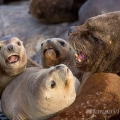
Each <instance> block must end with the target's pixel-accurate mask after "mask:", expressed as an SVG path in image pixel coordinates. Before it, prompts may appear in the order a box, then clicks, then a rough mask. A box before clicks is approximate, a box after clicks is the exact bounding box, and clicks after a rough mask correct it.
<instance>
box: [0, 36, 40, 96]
mask: <svg viewBox="0 0 120 120" xmlns="http://www.w3.org/2000/svg"><path fill="white" fill-rule="evenodd" d="M26 65H27V55H26V50H25V48H24V46H23V42H22V41H21V40H19V39H18V38H17V37H15V36H12V35H8V36H4V37H2V38H0V98H1V94H2V91H3V90H4V88H5V87H6V85H7V84H8V83H9V82H10V81H11V80H12V79H13V78H15V77H16V76H17V75H18V74H20V73H21V72H23V71H24V70H25V68H26ZM30 66H36V67H37V66H38V65H37V63H34V62H33V61H32V60H30V59H28V67H30Z"/></svg>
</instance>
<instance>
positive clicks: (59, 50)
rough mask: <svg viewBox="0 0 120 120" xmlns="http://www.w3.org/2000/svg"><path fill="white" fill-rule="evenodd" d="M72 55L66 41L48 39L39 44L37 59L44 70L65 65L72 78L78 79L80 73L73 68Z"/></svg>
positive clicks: (72, 50) (73, 52) (72, 51)
mask: <svg viewBox="0 0 120 120" xmlns="http://www.w3.org/2000/svg"><path fill="white" fill-rule="evenodd" d="M74 54H75V51H74V49H73V48H72V46H71V45H70V44H69V43H68V42H67V41H65V40H63V39H61V38H49V39H47V40H45V41H43V42H42V43H41V49H40V57H39V58H40V61H41V63H42V66H43V67H44V68H49V67H51V66H55V65H58V64H61V63H62V64H65V65H67V66H68V67H69V69H70V70H71V71H72V73H73V74H74V76H76V77H77V78H78V79H80V78H81V76H82V73H81V72H80V71H79V70H77V68H76V66H75V62H74V61H75V60H74Z"/></svg>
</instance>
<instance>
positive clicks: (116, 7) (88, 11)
mask: <svg viewBox="0 0 120 120" xmlns="http://www.w3.org/2000/svg"><path fill="white" fill-rule="evenodd" d="M114 11H120V0H116V1H115V0H109V1H108V0H87V1H86V2H85V3H84V4H83V5H82V6H81V7H80V9H79V12H78V16H79V23H80V24H83V23H84V22H85V21H86V20H87V19H88V18H90V17H94V16H97V15H101V14H104V13H109V12H114Z"/></svg>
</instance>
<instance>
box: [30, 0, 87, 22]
mask: <svg viewBox="0 0 120 120" xmlns="http://www.w3.org/2000/svg"><path fill="white" fill-rule="evenodd" d="M85 1H86V0H31V1H30V5H29V9H30V13H31V14H32V15H33V16H34V17H35V18H37V19H39V20H40V21H41V22H44V23H49V24H54V23H61V22H72V21H75V20H77V19H78V10H79V8H80V6H81V5H82V4H83V3H84V2H85Z"/></svg>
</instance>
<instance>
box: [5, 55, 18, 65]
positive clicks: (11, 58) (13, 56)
mask: <svg viewBox="0 0 120 120" xmlns="http://www.w3.org/2000/svg"><path fill="white" fill-rule="evenodd" d="M18 59H19V57H18V56H17V55H12V56H10V57H9V58H8V59H7V62H8V63H15V62H17V61H18Z"/></svg>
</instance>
